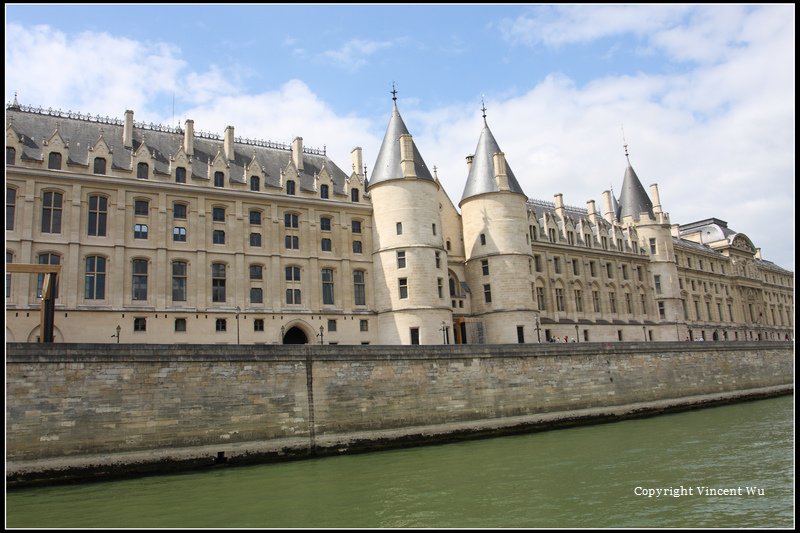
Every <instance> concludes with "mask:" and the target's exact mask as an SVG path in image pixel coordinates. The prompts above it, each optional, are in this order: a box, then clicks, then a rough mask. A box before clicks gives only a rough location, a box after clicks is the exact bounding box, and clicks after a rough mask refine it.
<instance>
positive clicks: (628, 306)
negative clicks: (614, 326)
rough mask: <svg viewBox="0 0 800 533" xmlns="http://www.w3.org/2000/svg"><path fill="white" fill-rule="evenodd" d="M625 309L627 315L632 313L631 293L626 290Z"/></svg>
mask: <svg viewBox="0 0 800 533" xmlns="http://www.w3.org/2000/svg"><path fill="white" fill-rule="evenodd" d="M625 310H626V311H627V313H628V314H629V315H630V314H633V300H631V295H630V293H628V292H626V293H625Z"/></svg>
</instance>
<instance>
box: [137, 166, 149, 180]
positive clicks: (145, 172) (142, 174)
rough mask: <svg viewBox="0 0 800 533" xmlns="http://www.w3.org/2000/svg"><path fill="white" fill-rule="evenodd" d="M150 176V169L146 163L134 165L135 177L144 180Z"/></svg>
mask: <svg viewBox="0 0 800 533" xmlns="http://www.w3.org/2000/svg"><path fill="white" fill-rule="evenodd" d="M149 174H150V167H149V166H148V165H147V163H139V164H138V165H136V177H137V178H139V179H141V180H146V179H147V178H148V176H149Z"/></svg>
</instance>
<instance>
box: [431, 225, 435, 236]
mask: <svg viewBox="0 0 800 533" xmlns="http://www.w3.org/2000/svg"><path fill="white" fill-rule="evenodd" d="M431 231H433V234H434V235H436V224H435V223H434V224H431Z"/></svg>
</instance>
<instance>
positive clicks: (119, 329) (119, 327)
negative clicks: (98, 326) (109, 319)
mask: <svg viewBox="0 0 800 533" xmlns="http://www.w3.org/2000/svg"><path fill="white" fill-rule="evenodd" d="M120 331H122V327H121V326H120V325H119V324H117V334H116V335H111V338H112V339H113V338H114V337H116V338H117V344H119V332H120Z"/></svg>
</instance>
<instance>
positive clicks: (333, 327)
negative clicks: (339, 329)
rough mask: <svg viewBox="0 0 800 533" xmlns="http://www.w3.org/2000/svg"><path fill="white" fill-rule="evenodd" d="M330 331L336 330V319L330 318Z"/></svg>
mask: <svg viewBox="0 0 800 533" xmlns="http://www.w3.org/2000/svg"><path fill="white" fill-rule="evenodd" d="M328 331H336V320H335V319H332V318H329V319H328Z"/></svg>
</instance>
